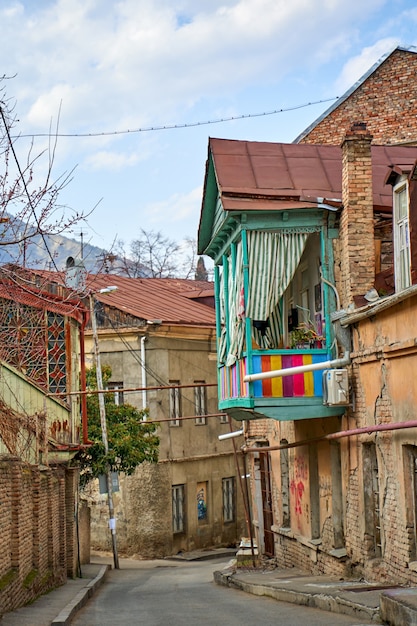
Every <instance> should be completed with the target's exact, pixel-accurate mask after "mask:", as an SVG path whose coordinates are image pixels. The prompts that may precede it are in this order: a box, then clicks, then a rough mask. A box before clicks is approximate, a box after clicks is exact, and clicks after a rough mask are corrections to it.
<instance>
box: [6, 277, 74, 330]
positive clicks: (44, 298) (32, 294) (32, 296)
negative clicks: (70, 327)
mask: <svg viewBox="0 0 417 626" xmlns="http://www.w3.org/2000/svg"><path fill="white" fill-rule="evenodd" d="M0 298H5V299H7V300H13V301H14V302H19V304H24V305H26V306H31V307H35V308H37V309H44V310H47V311H52V312H54V313H59V314H61V315H67V316H69V317H72V318H74V319H76V320H77V321H79V322H81V321H82V311H83V310H85V309H84V307H83V305H82V304H80V302H78V301H74V302H70V301H68V300H67V301H66V302H64V301H63V300H62V298H59V297H54V296H53V295H51V294H50V293H47V292H46V291H42V290H38V291H37V290H34V289H32V288H31V287H24V286H23V285H19V284H17V283H11V282H10V281H7V280H6V281H2V280H0Z"/></svg>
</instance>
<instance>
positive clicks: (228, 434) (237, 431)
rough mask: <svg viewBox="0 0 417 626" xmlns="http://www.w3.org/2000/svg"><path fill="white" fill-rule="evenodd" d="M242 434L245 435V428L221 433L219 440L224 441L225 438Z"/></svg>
mask: <svg viewBox="0 0 417 626" xmlns="http://www.w3.org/2000/svg"><path fill="white" fill-rule="evenodd" d="M240 435H243V428H242V429H241V430H235V431H234V432H231V433H225V434H224V435H219V436H218V440H219V441H223V440H224V439H233V437H240Z"/></svg>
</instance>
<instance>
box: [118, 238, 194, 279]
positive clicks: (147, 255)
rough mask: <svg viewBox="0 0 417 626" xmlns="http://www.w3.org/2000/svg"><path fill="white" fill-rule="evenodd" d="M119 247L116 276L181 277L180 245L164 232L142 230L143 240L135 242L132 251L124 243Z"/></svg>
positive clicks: (131, 246) (130, 246)
mask: <svg viewBox="0 0 417 626" xmlns="http://www.w3.org/2000/svg"><path fill="white" fill-rule="evenodd" d="M116 248H117V261H116V262H114V263H113V268H112V271H113V273H116V274H125V275H126V276H129V277H130V278H173V277H177V276H178V274H179V271H180V263H181V260H180V255H179V253H180V245H179V244H178V243H176V242H175V241H172V240H170V239H168V237H164V236H163V235H162V233H160V232H155V231H152V230H151V231H146V230H144V229H141V230H140V237H139V238H138V239H134V240H133V241H131V243H130V245H129V252H126V249H125V243H124V242H123V241H121V240H119V241H118V242H117V246H116Z"/></svg>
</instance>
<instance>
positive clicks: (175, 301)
mask: <svg viewBox="0 0 417 626" xmlns="http://www.w3.org/2000/svg"><path fill="white" fill-rule="evenodd" d="M87 282H88V287H89V289H91V290H92V291H93V292H95V297H96V298H97V299H98V300H100V301H101V302H103V303H104V304H106V305H107V306H111V307H115V308H117V309H119V310H120V311H123V312H125V313H127V314H129V315H132V316H134V317H137V318H139V319H143V320H145V321H148V320H161V321H162V322H163V323H166V324H183V325H186V326H212V327H214V325H215V311H214V309H213V308H212V307H210V306H207V305H205V304H200V303H199V302H195V301H194V300H193V299H192V297H193V295H192V294H196V293H198V292H201V290H202V287H201V282H202V281H191V280H189V281H185V280H177V279H165V278H126V277H123V276H116V275H114V274H90V275H89V276H88V280H87ZM193 283H194V284H193ZM207 285H210V283H207ZM109 286H116V287H117V290H116V291H112V292H111V293H105V294H100V293H97V292H98V291H99V290H100V289H104V288H106V287H109ZM210 288H211V287H210ZM210 288H209V289H210Z"/></svg>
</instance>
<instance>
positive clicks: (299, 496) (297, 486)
mask: <svg viewBox="0 0 417 626" xmlns="http://www.w3.org/2000/svg"><path fill="white" fill-rule="evenodd" d="M293 467H294V478H293V479H292V480H291V482H290V490H291V494H292V496H293V499H294V511H295V514H296V516H297V518H299V517H301V515H302V514H303V495H304V491H305V483H306V481H307V480H308V465H307V462H306V459H305V457H303V456H296V457H295V458H294V466H293ZM298 521H300V520H299V519H298Z"/></svg>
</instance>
